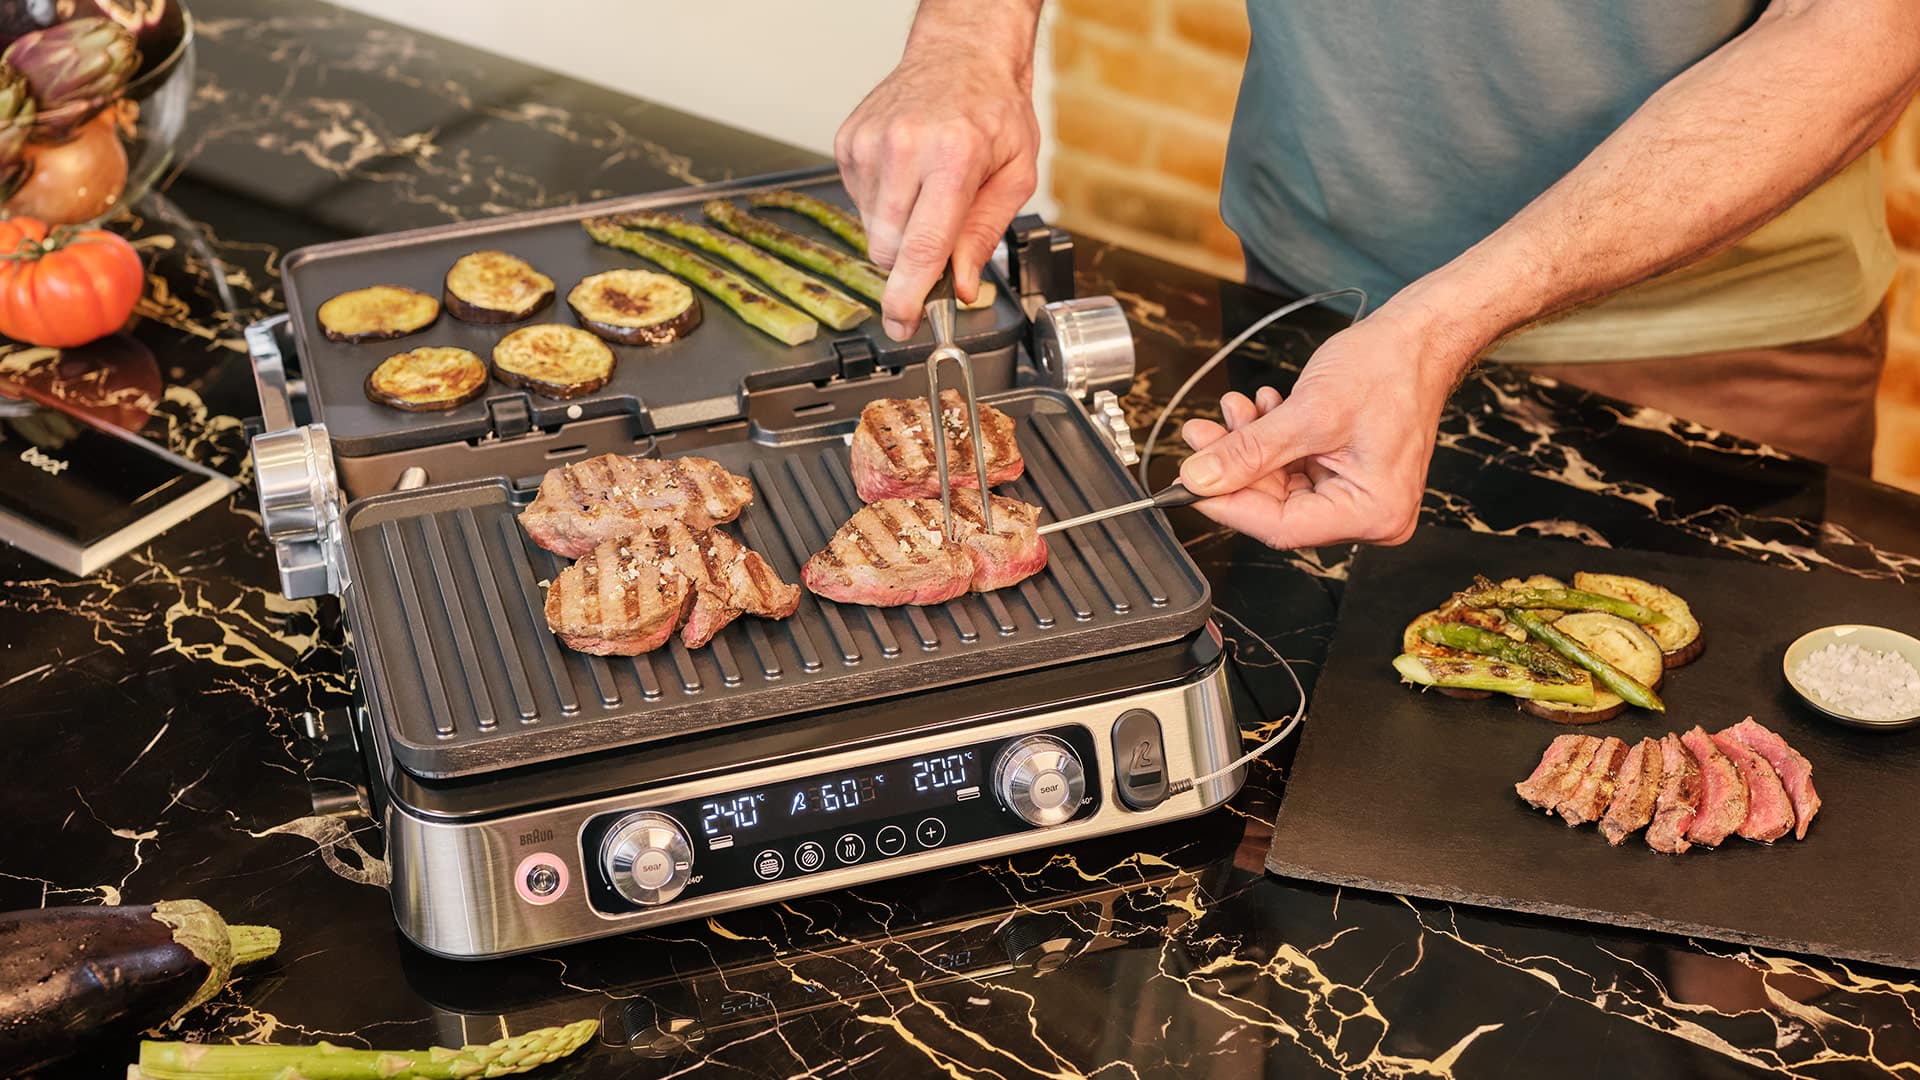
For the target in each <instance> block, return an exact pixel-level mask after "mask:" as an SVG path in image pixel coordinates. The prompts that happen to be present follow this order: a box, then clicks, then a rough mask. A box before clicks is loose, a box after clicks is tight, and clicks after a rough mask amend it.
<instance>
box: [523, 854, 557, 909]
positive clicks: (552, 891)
mask: <svg viewBox="0 0 1920 1080" xmlns="http://www.w3.org/2000/svg"><path fill="white" fill-rule="evenodd" d="M513 888H514V891H515V892H517V893H519V894H520V899H522V900H525V901H526V902H527V903H529V904H551V903H553V902H554V901H555V900H558V899H560V897H561V894H563V893H565V892H566V891H567V864H566V863H564V862H562V861H561V860H560V859H559V858H558V857H556V856H553V855H549V854H547V853H546V852H544V851H542V852H536V853H535V854H532V855H529V856H527V857H526V858H524V859H521V860H520V865H519V866H518V867H516V868H515V869H514V872H513Z"/></svg>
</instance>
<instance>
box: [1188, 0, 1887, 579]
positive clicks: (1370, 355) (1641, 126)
mask: <svg viewBox="0 0 1920 1080" xmlns="http://www.w3.org/2000/svg"><path fill="white" fill-rule="evenodd" d="M1917 88H1920V8H1917V7H1916V5H1915V3H1914V0H1775V2H1774V3H1773V4H1772V6H1770V7H1769V8H1768V9H1767V10H1766V11H1765V12H1764V13H1763V14H1762V15H1761V17H1760V18H1759V19H1758V20H1757V21H1756V22H1755V24H1754V25H1753V26H1752V27H1750V28H1748V29H1747V30H1746V31H1745V32H1744V33H1742V34H1741V35H1740V36H1739V37H1737V38H1735V39H1734V40H1732V41H1730V42H1728V43H1727V44H1726V45H1724V46H1722V47H1721V48H1720V49H1718V50H1716V51H1715V52H1714V53H1713V54H1711V55H1709V56H1708V57H1706V58H1705V59H1703V60H1702V61H1700V62H1699V63H1698V64H1695V65H1694V66H1693V67H1691V68H1689V69H1687V70H1686V71H1685V72H1682V73H1681V74H1680V75H1678V76H1677V77H1675V78H1674V79H1673V80H1672V81H1671V82H1669V83H1668V84H1667V85H1666V86H1664V87H1662V88H1661V89H1660V91H1659V92H1658V93H1656V94H1654V95H1653V97H1651V98H1650V99H1648V101H1647V102H1646V103H1645V104H1644V105H1642V106H1641V107H1640V109H1639V110H1637V111H1636V112H1635V113H1634V114H1633V115H1632V116H1631V117H1629V118H1628V120H1627V121H1626V122H1625V123H1624V124H1622V125H1621V126H1620V128H1619V129H1618V130H1616V131H1615V132H1614V133H1613V134H1612V135H1611V136H1609V137H1608V138H1607V140H1606V141H1605V142H1603V143H1601V144H1600V145H1599V146H1598V147H1596V148H1595V149H1594V151H1593V153H1591V154H1590V155H1588V157H1587V158H1586V160H1584V161H1582V162H1581V163H1580V164H1579V165H1578V166H1577V167H1575V168H1574V169H1573V170H1572V171H1571V172H1569V173H1568V174H1567V175H1566V176H1565V177H1563V178H1562V179H1561V180H1560V181H1559V182H1558V183H1556V184H1554V185H1553V186H1552V187H1551V188H1549V189H1547V191H1546V192H1544V193H1543V194H1541V196H1540V197H1539V198H1537V199H1536V200H1534V201H1533V203H1531V204H1530V205H1528V206H1527V207H1526V208H1525V209H1524V210H1522V211H1521V212H1520V213H1518V214H1516V215H1515V216H1514V217H1513V218H1512V220H1510V221H1508V222H1507V223H1506V224H1505V225H1503V226H1501V227H1500V228H1499V229H1497V230H1495V231H1494V232H1493V233H1492V234H1491V235H1490V236H1488V237H1487V238H1486V239H1485V240H1483V241H1481V242H1480V243H1479V244H1476V245H1474V246H1473V247H1472V248H1470V249H1468V250H1467V251H1466V252H1465V253H1463V254H1462V255H1461V256H1460V257H1459V258H1457V259H1454V260H1453V261H1452V262H1450V263H1448V264H1447V265H1445V266H1442V267H1440V268H1439V269H1437V270H1435V271H1433V272H1432V273H1430V274H1428V275H1427V276H1425V277H1423V278H1421V279H1420V280H1419V281H1416V282H1414V283H1413V284H1411V285H1409V286H1408V287H1407V288H1406V289H1404V290H1402V291H1401V292H1400V294H1399V295H1397V296H1396V297H1394V298H1393V299H1392V300H1390V301H1389V302H1388V303H1387V304H1386V305H1384V306H1383V307H1382V308H1381V309H1380V310H1379V311H1378V312H1377V313H1375V314H1374V315H1373V316H1372V317H1370V318H1368V319H1367V320H1365V321H1364V322H1362V323H1361V324H1359V325H1358V326H1356V327H1354V328H1352V329H1351V330H1348V331H1346V332H1344V333H1342V334H1340V335H1337V336H1336V337H1334V338H1333V339H1331V340H1330V341H1328V343H1327V345H1326V346H1324V347H1323V348H1322V349H1321V350H1320V352H1319V353H1317V354H1316V355H1315V356H1314V358H1313V360H1312V361H1310V362H1309V363H1308V365H1307V367H1306V369H1305V370H1304V371H1303V372H1302V373H1301V377H1300V380H1299V382H1298V383H1297V384H1296V385H1295V388H1294V393H1293V396H1292V397H1291V398H1290V399H1288V400H1287V401H1286V402H1284V403H1278V402H1276V403H1275V404H1274V405H1273V407H1271V408H1265V407H1261V408H1258V409H1256V408H1255V407H1254V403H1251V402H1246V401H1245V400H1244V399H1242V400H1241V401H1239V402H1236V405H1235V407H1234V408H1233V409H1230V410H1229V416H1228V419H1229V422H1230V425H1229V426H1230V427H1231V428H1232V429H1233V430H1232V431H1228V430H1227V429H1223V428H1222V427H1221V426H1220V425H1218V424H1213V423H1211V422H1204V421H1196V422H1194V423H1191V424H1189V425H1188V428H1187V431H1186V435H1187V437H1188V441H1189V442H1190V443H1191V444H1192V445H1193V446H1194V447H1195V449H1196V450H1198V451H1200V452H1199V453H1197V454H1195V455H1194V456H1193V457H1192V458H1191V459H1189V460H1188V462H1187V464H1186V465H1185V467H1184V469H1183V471H1182V476H1183V478H1184V479H1185V481H1186V482H1187V486H1188V487H1189V488H1191V489H1193V490H1194V491H1195V492H1196V493H1200V494H1212V495H1217V494H1222V493H1233V494H1230V495H1227V496H1226V497H1224V498H1218V499H1213V500H1210V501H1208V502H1205V503H1202V504H1201V507H1202V509H1203V510H1205V511H1207V512H1208V513H1210V514H1211V515H1212V516H1214V517H1215V518H1216V519H1217V520H1220V521H1222V522H1223V523H1225V524H1228V525H1232V526H1234V527H1236V528H1239V529H1241V530H1242V531H1246V532H1250V533H1252V534H1254V535H1256V536H1259V537H1260V538H1261V539H1263V540H1266V541H1267V542H1268V543H1271V544H1274V545H1276V546H1280V547H1304V546H1310V545H1315V544H1326V543H1334V542H1338V541H1342V540H1372V541H1384V542H1398V541H1400V540H1404V539H1406V537H1407V536H1409V535H1411V533H1412V531H1413V525H1414V521H1415V519H1416V517H1417V514H1418V511H1419V501H1420V495H1421V491H1422V485H1423V483H1424V477H1425V472H1426V465H1427V461H1428V459H1429V458H1430V457H1431V454H1432V447H1431V437H1432V433H1433V430H1434V429H1435V427H1436V425H1437V423H1438V418H1439V414H1440V409H1441V407H1442V405H1443V404H1444V403H1445V399H1446V396H1447V394H1448V393H1449V392H1450V391H1451V389H1452V387H1453V385H1454V384H1455V382H1456V381H1457V380H1458V379H1459V377H1460V374H1461V373H1462V372H1463V371H1465V370H1466V368H1467V367H1468V365H1470V364H1471V363H1472V362H1473V360H1474V358H1475V357H1477V356H1479V355H1480V354H1481V353H1482V352H1484V351H1485V350H1486V349H1487V348H1489V347H1490V346H1491V345H1493V343H1494V342H1496V341H1498V340H1499V339H1500V338H1501V337H1502V336H1503V335H1505V334H1507V333H1509V332H1511V331H1513V330H1515V329H1518V328H1519V327H1522V326H1525V325H1526V324H1528V323H1531V322H1535V321H1537V320H1539V319H1542V318H1546V317H1549V316H1552V315H1554V314H1556V313H1558V312H1562V311H1566V310H1568V309H1570V308H1573V307H1576V306H1578V305H1580V304H1583V303H1587V302H1589V301H1592V300H1594V299H1596V298H1599V297H1602V296H1605V295H1607V294H1609V293H1612V292H1615V291H1618V290H1620V289H1623V288H1625V287H1627V286H1629V285H1632V284H1634V283H1636V282H1639V281H1642V280H1644V279H1646V278H1648V277H1651V276H1653V275H1656V274H1659V273H1661V272H1663V271H1667V270H1671V269H1673V268H1675V267H1679V266H1682V265H1685V264H1687V263H1690V262H1692V261H1694V260H1696V259H1699V258H1701V257H1703V256H1706V255H1710V254H1712V253H1713V252H1715V251H1718V250H1720V249H1722V248H1724V247H1726V246H1728V245H1730V244H1732V243H1734V242H1735V241H1737V240H1739V239H1740V238H1741V237H1744V236H1746V235H1747V234H1748V233H1750V232H1752V231H1753V230H1754V229H1756V228H1758V227H1759V226H1760V225H1762V224H1764V223H1765V222H1766V221H1768V220H1770V219H1771V218H1773V217H1774V216H1775V215H1777V214H1779V213H1780V212H1781V211H1782V210H1785V209H1786V208H1787V207H1789V206H1791V205H1793V204H1794V203H1795V202H1796V201H1798V200H1799V199H1800V198H1801V197H1802V196H1804V195H1805V194H1806V193H1807V192H1809V191H1811V190H1812V189H1813V188H1815V187H1816V186H1818V185H1819V184H1820V183H1821V182H1822V181H1824V180H1826V179H1827V178H1828V177H1830V176H1832V175H1833V174H1834V173H1836V172H1838V171H1839V170H1840V169H1841V168H1843V167H1844V166H1846V165H1847V164H1848V163H1849V162H1851V161H1853V160H1854V159H1855V158H1857V157H1858V156H1859V155H1860V154H1862V153H1863V152H1866V151H1867V150H1868V149H1870V148H1871V147H1872V145H1873V143H1874V142H1875V140H1877V139H1878V138H1879V137H1880V136H1881V135H1882V134H1884V133H1885V132H1886V131H1887V129H1888V128H1889V127H1890V126H1891V125H1892V124H1893V122H1894V121H1895V119H1897V118H1898V116H1899V113H1900V111H1901V109H1902V108H1903V107H1904V106H1905V105H1906V103H1907V102H1908V101H1909V100H1910V99H1911V98H1912V97H1913V95H1914V92H1915V90H1916V89H1917ZM1369 385H1370V386H1371V388H1372V390H1371V392H1369V391H1368V387H1369ZM1383 388H1384V389H1383ZM1261 404H1262V405H1263V406H1264V404H1265V403H1261ZM1419 438H1425V439H1426V440H1427V445H1425V446H1424V447H1422V448H1420V449H1419V451H1418V452H1410V451H1409V450H1408V449H1407V448H1406V447H1404V446H1400V445H1396V444H1398V443H1404V442H1405V441H1406V440H1408V439H1419Z"/></svg>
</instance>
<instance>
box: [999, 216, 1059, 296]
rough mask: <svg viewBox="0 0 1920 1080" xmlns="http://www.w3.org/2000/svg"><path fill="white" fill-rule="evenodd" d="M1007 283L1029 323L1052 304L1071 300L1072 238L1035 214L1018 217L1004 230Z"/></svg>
mask: <svg viewBox="0 0 1920 1080" xmlns="http://www.w3.org/2000/svg"><path fill="white" fill-rule="evenodd" d="M1006 245H1007V266H1006V270H1007V282H1008V284H1010V285H1012V286H1013V291H1014V293H1015V294H1016V295H1017V296H1018V297H1019V298H1020V307H1021V309H1022V310H1024V311H1025V312H1026V313H1027V318H1029V319H1032V318H1034V317H1035V316H1036V315H1038V314H1039V312H1040V309H1041V308H1042V307H1045V306H1046V305H1047V304H1049V303H1052V302H1053V301H1055V300H1070V299H1072V298H1073V296H1074V284H1073V237H1072V236H1071V235H1069V234H1068V233H1067V231H1066V230H1065V229H1060V228H1055V227H1054V226H1051V225H1048V224H1047V223H1046V222H1045V221H1042V220H1041V219H1040V217H1039V216H1038V215H1036V214H1022V215H1020V216H1019V217H1017V218H1014V219H1013V224H1012V225H1010V226H1008V227H1007V239H1006Z"/></svg>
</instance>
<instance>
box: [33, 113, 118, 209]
mask: <svg viewBox="0 0 1920 1080" xmlns="http://www.w3.org/2000/svg"><path fill="white" fill-rule="evenodd" d="M26 157H27V162H28V164H29V165H31V166H32V169H33V172H32V174H31V175H29V176H28V177H27V182H26V183H24V184H22V185H20V190H18V191H16V192H14V193H13V197H12V198H10V199H8V200H7V204H6V210H7V212H8V213H9V214H24V215H26V216H28V217H34V218H39V219H40V220H41V221H44V222H47V223H48V224H50V225H74V224H78V223H80V222H83V221H92V220H93V219H94V218H97V217H99V216H100V215H101V214H104V213H106V212H107V211H108V210H110V209H112V208H113V205H114V203H116V202H118V201H119V199H120V194H121V192H123V191H125V190H126V186H127V148H126V147H124V146H122V145H121V144H120V133H119V131H118V130H117V129H116V128H115V125H114V117H113V110H111V109H109V110H107V111H106V112H103V113H101V114H100V115H99V116H96V117H94V118H93V119H92V120H89V121H87V123H86V124H85V125H84V126H82V127H81V128H80V131H79V133H78V134H76V135H75V136H74V137H73V138H71V139H68V140H67V141H66V142H63V143H56V144H53V145H51V146H42V145H33V146H29V147H28V148H27V153H26Z"/></svg>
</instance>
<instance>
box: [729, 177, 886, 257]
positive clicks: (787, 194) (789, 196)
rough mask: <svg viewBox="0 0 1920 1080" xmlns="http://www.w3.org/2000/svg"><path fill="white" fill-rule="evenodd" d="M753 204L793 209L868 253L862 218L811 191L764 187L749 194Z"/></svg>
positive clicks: (863, 255) (750, 201) (861, 251)
mask: <svg viewBox="0 0 1920 1080" xmlns="http://www.w3.org/2000/svg"><path fill="white" fill-rule="evenodd" d="M747 203H748V205H750V206H757V207H760V208H761V209H766V208H767V207H774V208H776V209H780V210H791V211H793V212H794V213H796V214H799V215H801V216H802V217H808V218H812V219H813V220H814V222H815V223H817V224H818V225H819V226H820V227H821V228H823V229H825V230H827V231H828V232H830V233H832V234H833V235H835V236H837V237H839V238H840V239H842V240H845V241H846V242H847V246H848V247H851V248H852V249H853V250H855V251H857V252H859V253H860V255H861V257H863V258H864V257H865V256H866V254H867V228H866V226H864V225H862V224H860V221H859V219H857V218H855V217H854V216H853V215H852V214H849V213H847V212H846V211H845V210H842V209H840V208H839V207H837V206H835V205H833V204H832V203H830V202H827V201H826V200H825V199H816V198H814V197H813V196H811V195H807V194H803V193H802V192H798V191H762V192H759V193H757V194H753V195H749V196H747Z"/></svg>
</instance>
